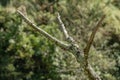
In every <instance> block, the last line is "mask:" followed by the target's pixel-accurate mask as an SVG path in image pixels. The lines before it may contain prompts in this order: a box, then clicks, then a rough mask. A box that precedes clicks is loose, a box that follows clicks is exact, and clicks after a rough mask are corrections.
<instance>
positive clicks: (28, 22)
mask: <svg viewBox="0 0 120 80" xmlns="http://www.w3.org/2000/svg"><path fill="white" fill-rule="evenodd" d="M17 12H18V13H19V14H20V16H21V17H22V18H23V19H24V20H25V21H26V22H27V24H29V25H30V26H31V27H32V28H33V29H35V30H36V31H38V32H39V33H41V34H42V35H44V36H45V37H46V38H48V39H50V40H51V41H53V42H54V43H55V44H57V45H59V46H60V47H62V48H64V49H68V48H69V44H65V43H63V42H62V41H60V40H58V39H56V38H55V37H53V36H51V35H50V34H49V33H47V32H46V31H44V30H42V29H41V28H39V27H38V26H36V25H35V24H34V23H32V22H31V21H30V20H29V19H28V18H27V17H26V16H25V15H24V14H23V13H22V12H21V11H20V10H17Z"/></svg>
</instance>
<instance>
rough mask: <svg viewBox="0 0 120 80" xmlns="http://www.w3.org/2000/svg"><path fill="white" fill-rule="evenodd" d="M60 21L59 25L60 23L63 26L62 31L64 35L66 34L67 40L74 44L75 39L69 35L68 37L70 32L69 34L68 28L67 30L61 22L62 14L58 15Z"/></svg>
mask: <svg viewBox="0 0 120 80" xmlns="http://www.w3.org/2000/svg"><path fill="white" fill-rule="evenodd" d="M57 18H58V21H59V23H60V25H61V27H62V31H63V33H64V35H65V38H66V40H68V41H69V42H72V43H73V42H74V40H73V38H72V37H70V36H69V35H68V32H67V30H66V28H65V25H64V23H63V21H62V20H61V17H60V14H59V13H58V17H57Z"/></svg>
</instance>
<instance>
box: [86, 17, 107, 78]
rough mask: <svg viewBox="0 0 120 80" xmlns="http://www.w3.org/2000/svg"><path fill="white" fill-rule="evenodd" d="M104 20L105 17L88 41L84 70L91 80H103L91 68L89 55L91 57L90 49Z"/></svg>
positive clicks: (98, 23)
mask: <svg viewBox="0 0 120 80" xmlns="http://www.w3.org/2000/svg"><path fill="white" fill-rule="evenodd" d="M104 18H105V15H103V16H102V18H101V19H100V20H99V21H98V22H97V24H96V26H95V28H94V30H93V32H92V34H91V36H90V39H89V40H88V43H87V46H86V47H85V49H84V58H85V62H84V68H85V71H86V73H87V75H88V77H89V79H90V80H101V79H100V77H99V75H97V74H96V73H95V71H94V70H93V68H92V67H91V65H90V64H89V62H88V55H89V54H88V53H89V50H90V47H91V45H92V42H93V39H94V37H95V34H96V32H97V30H98V28H99V27H100V25H101V23H102V21H103V20H104Z"/></svg>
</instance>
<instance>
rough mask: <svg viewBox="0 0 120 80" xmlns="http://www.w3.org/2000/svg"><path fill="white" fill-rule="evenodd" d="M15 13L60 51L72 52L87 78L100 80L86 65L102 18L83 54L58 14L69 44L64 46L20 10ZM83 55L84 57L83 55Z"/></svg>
mask: <svg viewBox="0 0 120 80" xmlns="http://www.w3.org/2000/svg"><path fill="white" fill-rule="evenodd" d="M17 12H18V13H19V14H20V16H21V17H22V18H23V19H24V20H25V21H26V23H27V24H28V25H30V26H31V27H32V28H33V29H35V30H36V31H38V32H39V33H41V34H42V35H44V36H45V37H46V38H48V39H50V40H51V41H53V42H54V43H55V44H56V45H58V46H60V47H61V48H62V49H66V50H67V51H69V52H72V54H73V55H74V56H75V57H76V60H77V61H78V62H79V63H80V64H81V66H82V67H83V69H84V70H85V72H87V76H88V77H89V79H90V80H101V79H100V77H99V75H97V74H96V73H95V71H94V69H93V68H92V67H91V65H90V64H89V63H88V60H87V59H88V52H89V49H90V46H91V44H92V42H93V39H94V36H95V33H96V31H97V30H98V27H99V26H100V24H101V22H102V20H103V19H104V16H103V17H102V19H101V20H100V21H99V22H98V23H97V25H96V27H95V29H94V30H93V32H92V34H91V37H90V40H89V41H88V43H87V46H86V48H85V51H84V52H83V51H82V50H80V48H79V46H78V45H77V44H75V43H74V40H73V38H72V37H70V36H69V35H68V33H67V30H66V29H65V26H64V24H63V22H62V20H61V18H60V15H59V13H58V20H59V22H60V25H61V27H62V30H63V33H64V35H65V37H66V39H67V41H68V42H70V43H69V44H65V43H63V42H62V41H60V40H58V39H56V38H55V37H53V36H51V35H50V34H49V33H47V32H45V31H44V30H42V29H41V28H39V27H38V26H36V25H35V24H34V23H32V22H31V21H30V20H29V19H28V18H27V17H26V16H25V15H24V14H23V13H22V12H21V11H20V10H17ZM83 54H84V55H83Z"/></svg>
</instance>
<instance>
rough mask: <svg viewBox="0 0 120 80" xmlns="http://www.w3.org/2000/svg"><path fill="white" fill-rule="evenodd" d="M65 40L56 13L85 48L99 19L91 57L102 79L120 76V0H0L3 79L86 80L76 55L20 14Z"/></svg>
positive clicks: (0, 73) (118, 79)
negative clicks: (37, 30)
mask: <svg viewBox="0 0 120 80" xmlns="http://www.w3.org/2000/svg"><path fill="white" fill-rule="evenodd" d="M20 6H23V7H24V8H25V9H24V10H23V12H25V13H27V16H28V17H29V18H30V19H31V20H32V21H33V22H34V23H35V24H37V26H39V27H40V28H42V29H43V30H45V31H47V32H48V33H50V34H51V35H53V36H55V37H56V38H58V39H60V40H64V36H63V33H62V32H61V29H60V26H59V23H58V21H57V18H56V17H57V14H56V13H57V12H59V13H60V14H61V18H62V20H63V22H64V24H65V26H66V28H67V30H68V32H69V34H70V35H71V36H72V37H74V39H75V40H76V42H77V43H78V44H79V46H80V48H81V49H83V48H84V47H85V45H86V42H87V40H88V38H89V36H90V34H91V32H92V30H93V28H94V25H95V23H96V22H97V21H98V19H99V18H100V17H101V16H102V15H103V14H105V15H106V18H105V20H104V22H103V24H102V26H101V27H100V29H99V30H98V32H97V35H96V37H95V39H94V43H93V45H92V47H91V50H90V56H89V60H90V62H91V65H92V66H93V68H94V69H95V70H96V71H97V73H98V74H99V75H100V77H101V78H102V80H120V0H0V80H87V77H86V75H84V72H83V71H82V70H81V69H80V68H78V67H79V64H78V63H77V61H76V59H75V57H74V56H73V55H72V54H71V53H69V52H66V51H64V50H62V49H61V48H59V47H58V46H56V45H55V44H53V43H52V42H51V41H49V40H48V39H46V38H45V37H44V36H43V35H41V34H38V33H37V32H36V31H34V30H33V29H32V28H30V27H29V26H28V25H27V24H26V23H25V22H24V21H23V20H22V19H21V17H20V16H19V15H18V14H17V13H16V9H17V8H18V7H20Z"/></svg>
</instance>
